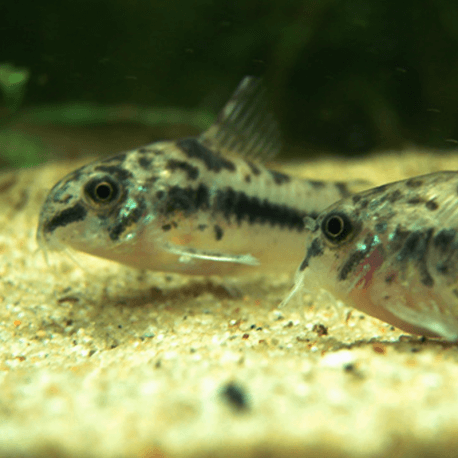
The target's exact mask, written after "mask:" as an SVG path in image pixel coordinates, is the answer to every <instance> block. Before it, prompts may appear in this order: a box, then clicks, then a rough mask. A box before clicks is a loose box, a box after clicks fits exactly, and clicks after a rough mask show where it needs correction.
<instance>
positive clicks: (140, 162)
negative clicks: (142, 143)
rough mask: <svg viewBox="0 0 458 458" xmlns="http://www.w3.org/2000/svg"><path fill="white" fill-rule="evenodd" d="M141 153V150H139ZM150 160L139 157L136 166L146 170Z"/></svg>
mask: <svg viewBox="0 0 458 458" xmlns="http://www.w3.org/2000/svg"><path fill="white" fill-rule="evenodd" d="M140 152H142V150H140ZM151 162H152V159H151V158H148V157H146V156H141V157H140V159H139V160H138V165H139V166H140V167H141V168H142V169H145V170H148V169H149V168H150V166H151Z"/></svg>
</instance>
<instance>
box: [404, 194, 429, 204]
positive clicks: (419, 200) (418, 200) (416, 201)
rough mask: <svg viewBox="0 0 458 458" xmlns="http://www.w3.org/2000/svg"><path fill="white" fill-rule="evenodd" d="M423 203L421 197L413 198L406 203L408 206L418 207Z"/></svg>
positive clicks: (423, 200)
mask: <svg viewBox="0 0 458 458" xmlns="http://www.w3.org/2000/svg"><path fill="white" fill-rule="evenodd" d="M424 202H425V199H424V198H423V197H421V196H414V197H412V198H410V199H409V200H408V201H407V203H408V204H410V205H418V204H422V203H424Z"/></svg>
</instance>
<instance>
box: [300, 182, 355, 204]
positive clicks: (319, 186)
mask: <svg viewBox="0 0 458 458" xmlns="http://www.w3.org/2000/svg"><path fill="white" fill-rule="evenodd" d="M309 183H310V184H311V185H312V187H313V188H315V189H322V188H324V187H325V186H326V183H325V182H324V181H315V180H309ZM353 197H357V196H353ZM357 201H358V200H356V202H357ZM353 202H355V201H353ZM356 202H355V203H356Z"/></svg>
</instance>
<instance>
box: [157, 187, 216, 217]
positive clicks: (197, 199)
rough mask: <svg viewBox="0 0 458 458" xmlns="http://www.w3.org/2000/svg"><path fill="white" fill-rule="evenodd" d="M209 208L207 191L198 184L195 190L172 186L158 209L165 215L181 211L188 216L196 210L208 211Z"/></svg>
mask: <svg viewBox="0 0 458 458" xmlns="http://www.w3.org/2000/svg"><path fill="white" fill-rule="evenodd" d="M209 207H210V195H209V190H208V188H207V187H206V186H205V185H203V184H200V185H199V186H198V187H197V188H191V187H187V188H181V187H180V186H172V187H171V188H170V189H169V190H168V192H167V196H166V198H165V199H164V203H163V204H162V205H161V208H160V209H161V210H162V212H163V213H164V214H166V215H169V214H171V213H174V212H177V211H182V212H184V213H185V214H186V215H189V214H191V213H193V212H196V211H197V210H200V209H208V208H209Z"/></svg>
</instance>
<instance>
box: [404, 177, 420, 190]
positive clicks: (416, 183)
mask: <svg viewBox="0 0 458 458" xmlns="http://www.w3.org/2000/svg"><path fill="white" fill-rule="evenodd" d="M422 185H423V180H419V179H418V178H411V179H410V180H407V181H406V186H407V187H408V188H419V187H420V186H422Z"/></svg>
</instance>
